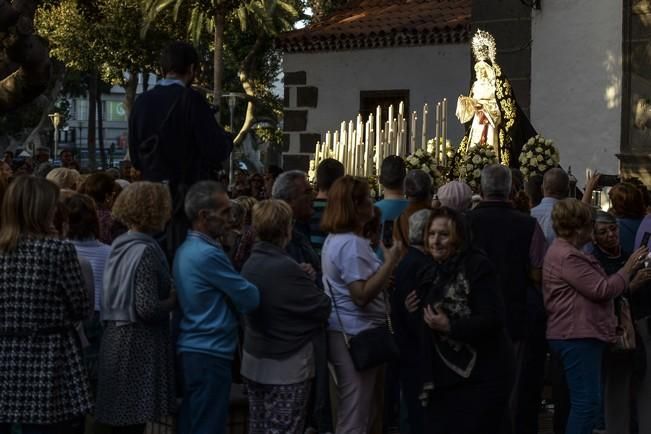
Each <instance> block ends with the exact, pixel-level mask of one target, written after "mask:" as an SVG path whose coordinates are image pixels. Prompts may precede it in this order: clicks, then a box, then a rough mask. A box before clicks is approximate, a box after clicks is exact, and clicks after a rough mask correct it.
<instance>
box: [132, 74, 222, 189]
mask: <svg viewBox="0 0 651 434" xmlns="http://www.w3.org/2000/svg"><path fill="white" fill-rule="evenodd" d="M168 114H169V117H168V118H167V120H166V117H167V116H168ZM156 135H157V136H158V140H157V144H154V142H155V140H152V137H153V136H156ZM232 149H233V140H232V138H231V137H230V135H229V134H227V133H226V132H225V131H224V130H223V129H222V128H221V127H220V126H219V125H218V124H217V122H216V121H215V117H214V115H213V112H212V110H211V109H210V106H209V105H208V103H207V102H206V101H205V100H204V98H203V97H202V96H201V95H200V94H199V93H198V92H197V91H195V90H193V89H191V88H186V87H183V86H181V85H178V84H172V85H169V86H160V85H159V86H155V87H154V88H153V89H151V90H150V91H148V92H145V93H143V94H142V95H140V96H139V97H138V98H137V99H136V101H135V103H134V106H133V109H132V110H131V115H130V116H129V156H130V158H131V161H132V162H133V166H134V167H135V168H136V169H138V170H140V171H141V172H142V176H143V178H144V179H145V180H147V181H155V182H160V181H168V182H169V183H170V184H171V185H178V184H186V185H192V184H194V183H195V182H197V181H200V180H204V179H210V178H211V172H212V171H213V170H214V169H216V168H219V167H220V164H221V162H222V161H225V160H226V159H227V158H228V155H229V154H230V152H231V150H232Z"/></svg>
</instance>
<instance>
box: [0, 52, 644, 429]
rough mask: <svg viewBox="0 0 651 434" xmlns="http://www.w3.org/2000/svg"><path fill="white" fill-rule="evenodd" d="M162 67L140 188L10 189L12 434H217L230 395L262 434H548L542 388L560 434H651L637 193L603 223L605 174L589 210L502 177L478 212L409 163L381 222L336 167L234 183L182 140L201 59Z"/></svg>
mask: <svg viewBox="0 0 651 434" xmlns="http://www.w3.org/2000/svg"><path fill="white" fill-rule="evenodd" d="M162 65H163V71H164V72H165V79H164V80H163V82H162V83H161V84H160V85H159V86H156V87H155V88H154V89H153V90H151V91H149V92H148V93H145V94H144V95H142V96H140V97H139V98H138V100H137V101H136V105H135V108H134V113H132V117H131V119H132V122H130V125H131V126H132V129H130V145H133V146H132V148H131V154H132V158H133V161H134V170H135V169H137V171H138V172H139V175H138V177H134V178H130V179H126V176H124V175H125V174H122V176H121V174H120V173H117V174H116V173H114V172H115V171H113V170H109V171H98V172H94V173H91V174H80V173H79V172H78V171H77V170H76V169H75V168H73V167H58V168H54V169H52V168H50V170H45V169H43V170H42V171H39V172H38V173H35V174H16V173H12V171H11V170H9V169H11V165H10V164H8V163H7V164H6V165H3V166H2V170H0V201H1V204H0V433H1V434H8V433H10V432H12V429H15V428H16V426H20V429H22V433H23V434H37V433H38V434H43V433H47V434H64V433H65V434H74V433H84V432H87V433H97V434H100V433H115V434H122V433H124V434H131V433H133V434H143V433H144V432H145V430H146V425H147V424H148V423H155V422H157V421H159V420H161V419H162V418H165V417H172V418H173V419H175V420H176V428H177V430H178V432H179V433H180V434H215V433H216V434H220V433H225V432H226V429H227V425H228V416H229V406H230V400H231V391H232V388H234V387H242V389H243V391H244V393H245V395H246V399H247V400H248V417H247V426H248V432H249V433H251V434H287V433H292V434H303V433H307V432H309V433H323V434H326V433H337V434H367V433H373V434H376V433H378V434H379V433H398V432H399V433H403V434H407V433H411V434H421V433H428V434H430V433H433V434H490V433H496V434H498V433H499V434H536V433H537V432H538V415H539V411H540V408H541V399H542V395H543V386H544V384H546V382H547V379H546V372H547V371H550V372H551V375H550V376H551V384H552V390H553V401H554V416H555V432H556V433H559V434H560V433H565V434H592V433H593V431H594V430H602V431H604V430H605V432H608V433H610V434H635V433H637V434H645V433H649V432H651V414H649V412H648V411H645V410H646V409H647V408H648V407H649V405H651V374H649V375H647V372H646V365H647V360H649V359H650V357H651V321H649V318H651V292H649V291H650V290H651V268H650V267H649V265H650V264H649V259H648V258H649V256H648V253H649V252H648V244H649V238H650V236H651V214H649V213H648V210H649V209H650V208H649V206H648V205H649V201H648V198H647V196H648V193H647V192H646V190H645V189H644V188H642V187H640V186H639V185H636V184H632V183H626V182H620V183H618V184H617V185H615V186H614V187H613V188H612V189H611V190H610V201H611V204H612V207H611V210H610V211H609V212H603V211H601V210H597V209H595V208H594V207H592V206H591V198H590V196H591V191H592V190H594V189H595V188H596V186H597V185H598V181H599V175H598V174H597V175H595V176H594V177H593V178H591V179H590V180H589V181H588V185H587V186H586V191H585V194H584V199H583V200H579V199H577V198H575V197H570V181H569V177H568V174H567V173H566V172H565V171H563V170H562V169H560V168H556V169H551V170H549V171H548V172H547V173H545V175H544V177H532V178H530V179H529V180H527V181H525V180H524V179H523V177H522V175H521V174H520V173H519V172H518V171H517V170H514V169H509V168H508V167H506V166H502V165H491V166H487V167H485V168H484V169H483V171H482V173H481V190H480V191H477V192H473V191H472V189H471V188H470V187H469V186H468V185H467V184H465V183H463V182H462V181H452V182H449V183H446V184H444V185H433V181H432V178H431V177H430V176H429V175H428V174H427V173H425V172H424V171H421V170H411V171H409V172H408V171H407V170H406V165H405V161H404V160H403V159H402V158H400V157H397V156H389V157H387V158H386V159H385V160H384V161H383V162H382V165H381V168H380V173H379V182H380V184H381V189H380V191H381V192H382V198H381V200H377V201H376V199H380V198H375V197H372V196H371V191H372V189H371V186H370V185H369V184H368V181H367V180H366V179H364V178H356V177H353V176H349V175H346V173H345V170H344V166H343V165H342V164H341V163H340V162H338V161H336V160H332V159H326V160H324V161H322V162H321V163H320V164H319V166H318V167H317V168H316V179H315V180H314V182H311V180H310V179H308V176H307V174H306V173H304V172H302V171H299V170H287V171H282V169H280V168H278V167H270V168H268V169H267V170H266V172H265V173H264V174H247V173H246V172H244V171H241V172H239V173H238V174H237V176H236V178H235V180H234V182H233V183H232V184H231V185H224V184H222V183H219V182H216V181H214V180H211V178H212V177H213V169H214V163H215V161H217V162H218V161H223V160H224V159H225V158H226V156H227V155H228V153H229V152H230V148H231V147H232V142H230V141H229V140H230V139H229V138H228V137H227V136H226V135H225V134H224V132H223V130H221V128H220V127H219V126H217V128H212V127H211V128H208V129H206V130H203V131H201V132H196V134H181V133H180V132H179V131H176V130H178V129H179V128H181V129H185V131H194V130H193V128H194V127H193V126H192V125H194V124H193V123H195V122H197V119H204V120H205V119H207V116H208V115H209V114H210V113H211V112H210V108H209V107H208V105H207V104H206V103H205V102H203V100H200V99H197V98H196V95H195V94H194V93H193V92H194V91H192V90H191V89H190V88H189V87H188V85H189V84H190V83H191V81H192V79H193V77H194V74H195V72H196V66H197V65H198V57H197V56H196V52H194V50H193V49H192V47H190V46H189V45H187V44H180V43H177V44H173V45H172V46H171V47H169V48H168V49H167V50H166V51H164V53H163V58H162ZM175 108H176V109H178V110H179V111H178V112H175ZM147 113H148V114H149V116H150V117H147ZM187 113H192V115H191V116H186V114H187ZM177 115H178V116H179V117H178V119H176V122H173V123H169V125H167V123H168V119H169V118H170V117H171V116H172V117H173V116H177ZM161 124H162V125H161ZM215 125H216V124H215ZM168 130H175V133H174V134H170V135H167V132H168ZM206 143H216V144H217V145H219V146H218V147H219V150H209V149H206ZM138 144H140V145H141V146H140V145H138ZM179 144H183V145H184V146H185V147H184V151H185V152H187V155H186V156H185V157H184V158H186V159H189V160H188V161H187V162H185V160H182V161H180V162H179V163H178V164H176V165H175V164H171V163H170V160H169V158H168V155H170V154H168V152H169V151H170V150H171V149H172V148H173V146H174V145H179ZM204 153H205V154H206V155H208V154H210V155H209V156H207V157H206V158H202V155H204ZM184 162H185V163H184ZM170 164H171V165H170ZM179 164H181V165H183V164H184V165H183V166H182V167H179ZM6 166H9V169H7V167H6ZM141 178H143V179H144V180H141ZM373 187H375V186H373Z"/></svg>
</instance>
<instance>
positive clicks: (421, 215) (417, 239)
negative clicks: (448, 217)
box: [409, 209, 432, 246]
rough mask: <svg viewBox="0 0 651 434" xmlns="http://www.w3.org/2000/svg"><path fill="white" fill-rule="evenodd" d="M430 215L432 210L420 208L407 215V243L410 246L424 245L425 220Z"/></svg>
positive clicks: (427, 219) (426, 220)
mask: <svg viewBox="0 0 651 434" xmlns="http://www.w3.org/2000/svg"><path fill="white" fill-rule="evenodd" d="M431 215H432V210H430V209H421V210H420V211H416V212H415V213H413V214H412V215H411V217H409V245H410V246H423V245H425V229H426V228H427V222H428V221H429V218H430V216H431Z"/></svg>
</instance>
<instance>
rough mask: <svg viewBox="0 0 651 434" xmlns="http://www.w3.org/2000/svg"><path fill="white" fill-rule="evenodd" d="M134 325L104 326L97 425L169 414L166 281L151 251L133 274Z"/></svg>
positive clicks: (171, 387)
mask: <svg viewBox="0 0 651 434" xmlns="http://www.w3.org/2000/svg"><path fill="white" fill-rule="evenodd" d="M134 286H135V287H134V291H135V303H136V314H137V316H138V318H139V320H140V321H139V322H136V323H132V324H126V325H117V324H116V323H114V322H107V323H106V328H105V330H104V334H103V336H102V344H101V347H100V353H99V368H98V370H99V373H98V377H99V381H98V386H97V405H96V406H97V409H96V414H95V417H96V419H97V420H98V421H99V422H102V423H104V424H107V425H113V426H124V425H137V424H143V423H147V422H153V421H158V420H160V419H161V418H162V417H164V416H167V415H169V414H170V413H171V412H172V411H173V410H174V405H175V390H174V371H173V366H172V360H173V359H172V358H173V350H172V341H171V336H170V322H169V315H170V312H169V310H168V309H166V308H163V306H161V302H160V300H163V299H165V298H167V297H168V296H169V292H170V288H171V278H170V275H169V272H168V271H167V270H161V264H160V260H159V259H158V258H157V256H156V255H155V253H154V251H153V250H152V249H151V248H147V250H145V252H144V253H143V256H142V259H141V260H140V264H139V265H138V268H137V270H136V275H135V285H134Z"/></svg>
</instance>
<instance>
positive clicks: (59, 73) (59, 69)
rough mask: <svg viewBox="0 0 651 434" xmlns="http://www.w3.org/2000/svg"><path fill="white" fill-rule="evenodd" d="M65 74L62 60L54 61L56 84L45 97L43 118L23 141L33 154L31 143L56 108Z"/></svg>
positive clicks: (53, 72)
mask: <svg viewBox="0 0 651 434" xmlns="http://www.w3.org/2000/svg"><path fill="white" fill-rule="evenodd" d="M64 75H65V67H64V66H63V64H62V63H61V62H58V61H54V62H52V78H53V80H54V84H53V85H52V87H51V88H50V91H49V92H47V94H46V95H44V96H45V98H47V103H46V104H45V105H44V106H43V112H42V113H41V119H40V120H39V122H38V124H37V125H36V127H34V129H33V130H32V131H31V132H30V133H29V135H28V136H27V138H26V139H25V141H24V142H23V149H26V150H28V151H30V152H32V153H33V154H35V151H36V149H32V146H31V144H32V143H34V139H35V137H36V136H38V135H39V134H40V132H41V130H42V129H43V128H45V126H46V125H47V124H48V122H50V117H49V114H50V113H52V109H53V108H54V103H55V102H56V100H57V97H58V96H59V94H60V93H61V89H62V88H63V79H64Z"/></svg>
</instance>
